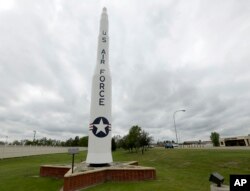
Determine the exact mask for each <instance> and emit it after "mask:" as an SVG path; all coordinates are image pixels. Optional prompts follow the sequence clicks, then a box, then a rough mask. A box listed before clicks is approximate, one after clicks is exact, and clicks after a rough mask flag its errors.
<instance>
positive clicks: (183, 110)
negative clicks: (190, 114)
mask: <svg viewBox="0 0 250 191" xmlns="http://www.w3.org/2000/svg"><path fill="white" fill-rule="evenodd" d="M180 111H182V112H185V111H186V110H185V109H181V110H177V111H175V112H174V114H173V119H174V129H175V136H176V143H177V144H178V136H177V130H176V125H175V114H176V113H177V112H180Z"/></svg>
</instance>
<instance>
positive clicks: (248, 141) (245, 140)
mask: <svg viewBox="0 0 250 191" xmlns="http://www.w3.org/2000/svg"><path fill="white" fill-rule="evenodd" d="M220 146H221V147H227V146H229V147H231V146H250V135H248V136H237V137H227V138H220Z"/></svg>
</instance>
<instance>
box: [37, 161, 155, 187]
mask: <svg viewBox="0 0 250 191" xmlns="http://www.w3.org/2000/svg"><path fill="white" fill-rule="evenodd" d="M124 164H125V163H124ZM126 165H127V166H126V167H123V168H122V167H106V168H96V169H91V170H86V171H83V172H74V173H73V174H72V173H71V167H69V166H52V165H43V166H41V167H40V176H42V177H43V176H49V177H56V178H64V186H63V191H75V190H78V189H83V188H87V187H90V186H94V185H97V184H101V183H104V182H107V181H115V182H128V181H143V180H154V179H155V178H156V170H155V168H150V167H142V166H136V165H138V162H136V161H132V162H129V163H126Z"/></svg>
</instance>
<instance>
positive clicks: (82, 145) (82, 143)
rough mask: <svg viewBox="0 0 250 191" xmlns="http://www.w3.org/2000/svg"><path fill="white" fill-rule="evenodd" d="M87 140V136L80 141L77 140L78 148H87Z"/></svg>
mask: <svg viewBox="0 0 250 191" xmlns="http://www.w3.org/2000/svg"><path fill="white" fill-rule="evenodd" d="M88 139H89V137H88V136H85V137H81V138H80V140H79V146H81V147H87V146H88Z"/></svg>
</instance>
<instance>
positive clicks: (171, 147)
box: [165, 143, 174, 149]
mask: <svg viewBox="0 0 250 191" xmlns="http://www.w3.org/2000/svg"><path fill="white" fill-rule="evenodd" d="M173 148H174V146H173V144H172V143H167V144H165V149H173Z"/></svg>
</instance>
